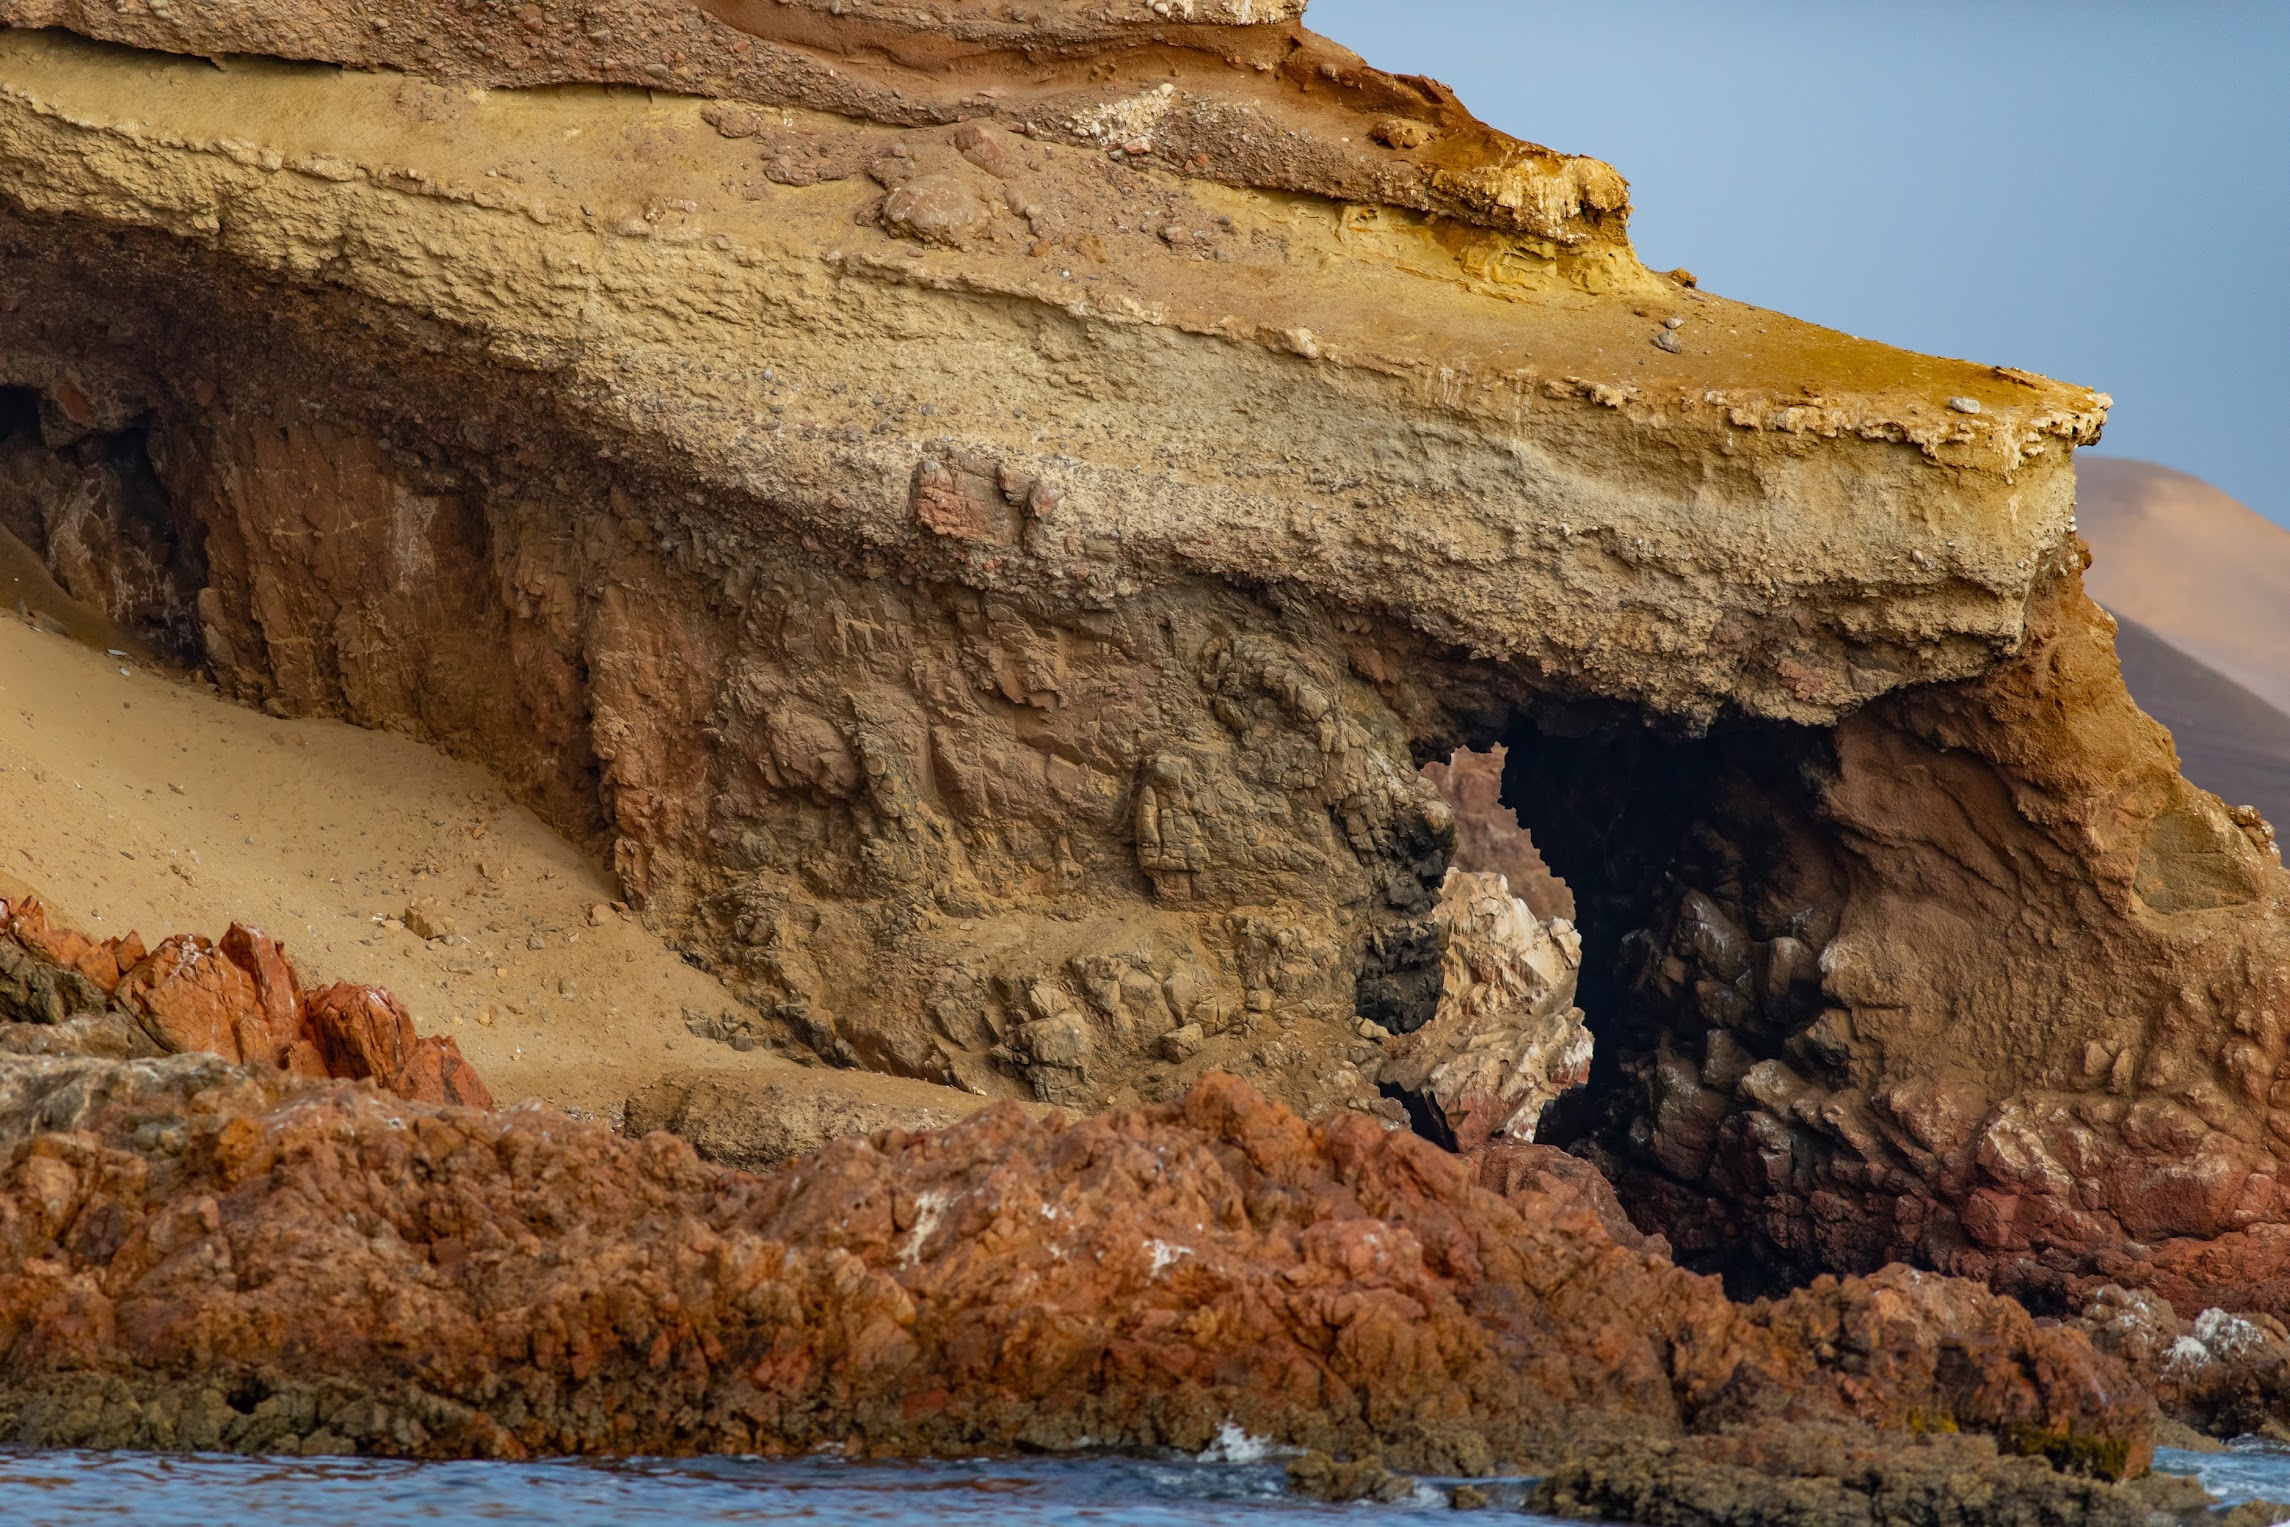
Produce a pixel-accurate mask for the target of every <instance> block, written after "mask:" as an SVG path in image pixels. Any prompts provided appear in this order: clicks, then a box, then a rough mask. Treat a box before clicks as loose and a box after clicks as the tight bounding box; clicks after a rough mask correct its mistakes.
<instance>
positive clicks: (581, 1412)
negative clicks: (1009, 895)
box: [0, 1055, 2151, 1478]
mask: <svg viewBox="0 0 2290 1527" xmlns="http://www.w3.org/2000/svg"><path fill="white" fill-rule="evenodd" d="M0 1139H4V1140H5V1142H6V1149H7V1166H6V1168H5V1170H6V1172H7V1174H8V1178H7V1180H8V1183H9V1191H8V1192H7V1193H6V1194H5V1195H0V1257H4V1262H0V1342H4V1344H5V1357H6V1361H5V1363H4V1364H0V1374H4V1375H5V1377H4V1378H0V1433H4V1434H5V1435H7V1436H9V1437H10V1438H12V1439H13V1440H15V1441H17V1442H20V1443H26V1444H37V1445H47V1446H66V1445H74V1446H115V1447H116V1446H136V1447H158V1448H227V1449H237V1450H244V1451H297V1450H299V1451H309V1452H324V1451H330V1450H332V1451H341V1450H356V1451H360V1452H368V1453H375V1454H382V1455H390V1456H404V1457H450V1456H466V1455H479V1456H511V1457H515V1456H528V1455H536V1454H546V1453H577V1454H596V1453H639V1452H640V1453H654V1454H669V1455H674V1454H689V1453H694V1452H715V1451H735V1452H764V1453H779V1452H787V1451H804V1450H808V1449H811V1448H816V1447H820V1446H826V1445H829V1444H836V1445H841V1446H843V1447H844V1448H846V1449H847V1450H849V1451H851V1452H853V1453H863V1454H905V1455H914V1454H929V1453H935V1452H946V1451H954V1452H991V1451H1008V1450H1012V1449H1019V1448H1026V1449H1050V1450H1066V1449H1076V1448H1085V1447H1092V1446H1094V1447H1114V1448H1122V1447H1130V1448H1153V1447H1173V1448H1178V1449H1181V1450H1185V1451H1190V1452H1198V1451H1200V1450H1201V1449H1203V1448H1205V1447H1207V1446H1208V1445H1209V1444H1210V1443H1211V1442H1213V1441H1214V1440H1215V1439H1216V1438H1217V1437H1218V1436H1219V1435H1220V1433H1221V1432H1222V1431H1223V1430H1224V1429H1225V1428H1226V1427H1228V1426H1230V1427H1237V1428H1239V1429H1240V1430H1241V1431H1242V1432H1244V1433H1246V1434H1247V1435H1250V1436H1253V1437H1258V1438H1262V1439H1265V1440H1267V1441H1270V1442H1276V1443H1280V1444H1283V1445H1288V1446H1295V1447H1299V1448H1319V1449H1320V1450H1322V1451H1324V1452H1327V1453H1328V1454H1330V1455H1331V1456H1332V1457H1348V1458H1357V1457H1365V1456H1370V1455H1372V1456H1375V1457H1378V1458H1380V1459H1381V1460H1383V1462H1384V1464H1385V1465H1386V1466H1388V1467H1393V1468H1399V1469H1405V1470H1408V1471H1411V1472H1429V1473H1440V1474H1465V1475H1478V1474H1485V1473H1487V1472H1489V1471H1490V1470H1491V1469H1492V1468H1494V1466H1495V1465H1496V1464H1497V1462H1499V1461H1503V1460H1517V1459H1523V1458H1533V1457H1542V1456H1548V1455H1551V1454H1552V1453H1553V1452H1554V1451H1563V1450H1564V1449H1565V1448H1566V1447H1569V1446H1573V1445H1575V1444H1577V1443H1579V1442H1581V1441H1583V1440H1585V1439H1591V1438H1596V1437H1601V1436H1604V1437H1622V1436H1644V1437H1678V1436H1682V1435H1687V1434H1699V1433H1702V1432H1706V1431H1711V1430H1713V1429H1718V1428H1724V1427H1740V1426H1759V1425H1771V1424H1780V1423H1784V1422H1786V1423H1789V1424H1796V1423H1798V1422H1802V1421H1805V1420H1807V1419H1822V1418H1826V1419H1828V1420H1830V1421H1833V1422H1836V1423H1838V1424H1855V1425H1858V1426H1862V1427H1870V1428H1879V1429H1883V1430H1887V1431H1900V1430H1902V1429H1905V1428H1908V1427H1910V1426H1912V1425H1918V1424H1925V1425H1929V1424H1937V1423H1938V1421H1939V1420H1940V1418H1943V1417H1944V1418H1946V1420H1947V1423H1948V1424H1949V1425H1952V1426H1956V1427H1960V1428H1962V1429H1964V1430H1967V1431H1978V1432H1982V1433H1984V1434H1987V1435H1992V1436H1995V1437H1997V1438H1998V1439H2000V1441H2001V1442H2002V1443H2003V1445H2004V1446H2006V1447H2007V1448H2008V1449H2009V1450H2011V1451H2016V1452H2026V1453H2033V1454H2039V1455H2048V1456H2051V1457H2053V1458H2054V1460H2055V1461H2056V1462H2058V1463H2061V1464H2064V1465H2068V1466H2071V1467H2075V1468H2080V1469H2082V1470H2084V1471H2085V1472H2088V1473H2092V1474H2095V1475H2099V1476H2103V1477H2110V1478H2112V1477H2119V1476H2123V1475H2127V1474H2136V1473H2138V1472H2139V1471H2140V1470H2142V1469H2143V1468H2144V1467H2145V1465H2146V1462H2147V1458H2148V1453H2149V1449H2150V1447H2151V1443H2150V1441H2149V1436H2150V1427H2151V1422H2150V1419H2149V1418H2150V1414H2151V1411H2150V1408H2149V1407H2147V1406H2146V1405H2145V1404H2144V1402H2143V1401H2141V1400H2140V1399H2139V1398H2138V1391H2137V1389H2136V1387H2135V1386H2134V1385H2133V1384H2132V1383H2131V1382H2130V1379H2129V1376H2128V1374H2127V1373H2126V1372H2125V1371H2123V1370H2122V1369H2120V1368H2119V1367H2117V1366H2116V1365H2115V1361H2114V1359H2112V1358H2109V1357H2106V1356H2104V1355H2103V1354H2100V1353H2098V1352H2096V1351H2095V1350H2094V1349H2093V1348H2092V1347H2091V1345H2090V1344H2089V1343H2088V1341H2086V1340H2085V1338H2084V1337H2083V1336H2082V1335H2081V1334H2080V1333H2079V1332H2074V1331H2069V1330H2066V1329H2063V1328H2058V1327H2043V1326H2039V1325H2037V1324H2035V1323H2034V1322H2032V1321H2031V1320H2030V1319H2029V1318H2028V1316H2027V1315H2026V1313H2025V1312H2024V1311H2022V1310H2020V1309H2019V1307H2018V1306H2017V1305H2014V1304H2013V1303H2011V1301H2009V1300H2005V1299H2001V1298H1999V1297H1997V1296H1995V1295H1992V1294H1990V1293H1988V1292H1987V1291H1985V1290H1983V1289H1981V1288H1979V1287H1977V1286H1975V1285H1971V1284H1966V1283H1962V1282H1957V1281H1952V1280H1948V1279H1943V1278H1938V1277H1934V1276H1932V1275H1929V1274H1920V1273H1914V1272H1909V1271H1907V1270H1905V1269H1903V1270H1896V1271H1895V1272H1890V1273H1887V1274H1885V1275H1883V1276H1881V1277H1878V1278H1875V1279H1867V1280H1847V1281H1845V1282H1841V1283H1839V1282H1833V1281H1831V1282H1824V1283H1822V1284H1820V1285H1816V1286H1815V1287H1812V1288H1809V1289H1806V1290H1804V1291H1801V1292H1799V1293H1797V1294H1793V1295H1791V1296H1789V1297H1788V1298H1786V1299H1783V1300H1779V1301H1774V1302H1767V1303H1759V1304H1754V1305H1737V1304H1734V1303H1732V1302H1730V1301H1728V1300H1727V1299H1726V1298H1725V1296H1724V1295H1723V1293H1722V1292H1721V1291H1720V1290H1719V1289H1718V1287H1717V1285H1716V1283H1715V1281H1714V1280H1712V1279H1708V1278H1701V1277H1695V1276H1693V1275H1690V1274H1687V1273H1685V1272H1682V1271H1680V1270H1678V1269H1676V1268H1674V1267H1671V1266H1670V1265H1669V1264H1668V1263H1667V1261H1666V1260H1665V1259H1664V1258H1662V1257H1661V1256H1660V1255H1659V1253H1658V1251H1656V1250H1650V1249H1636V1248H1634V1247H1633V1246H1631V1245H1628V1244H1625V1243H1622V1242H1617V1241H1616V1240H1614V1239H1612V1238H1610V1237H1609V1235H1608V1234H1607V1233H1606V1231H1605V1229H1604V1228H1603V1225H1604V1223H1605V1221H1606V1220H1607V1219H1609V1218H1612V1217H1613V1213H1614V1211H1613V1208H1612V1202H1611V1197H1610V1196H1609V1195H1607V1194H1606V1191H1605V1189H1604V1185H1603V1184H1602V1183H1600V1182H1599V1181H1598V1180H1597V1179H1596V1178H1594V1177H1583V1176H1580V1175H1576V1174H1574V1173H1572V1172H1571V1171H1569V1170H1567V1169H1564V1168H1561V1169H1559V1170H1556V1171H1552V1172H1546V1173H1541V1174H1536V1173H1533V1172H1523V1173H1522V1172H1515V1171H1514V1172H1512V1173H1511V1174H1510V1177H1509V1181H1510V1185H1509V1186H1508V1188H1507V1189H1506V1190H1505V1191H1500V1192H1499V1191H1495V1190H1492V1189H1490V1188H1488V1187H1485V1186H1482V1185H1481V1181H1482V1178H1481V1174H1480V1172H1479V1170H1477V1169H1475V1168H1474V1166H1473V1164H1472V1163H1471V1162H1469V1161H1466V1160H1464V1159H1462V1158H1459V1157H1456V1156H1453V1155H1450V1154H1448V1153H1446V1152H1443V1151H1441V1150H1439V1149H1438V1148H1437V1147H1435V1146H1432V1145H1431V1144H1429V1143H1428V1142H1425V1141H1423V1140H1420V1139H1417V1138H1416V1137H1414V1136H1412V1135H1410V1134H1407V1133H1406V1132H1404V1131H1402V1132H1388V1131H1385V1130H1383V1129H1380V1128H1379V1127H1377V1126H1376V1125H1375V1124H1373V1123H1371V1122H1369V1121H1367V1120H1365V1119H1362V1118H1359V1117H1357V1116H1355V1115H1350V1114H1339V1115H1336V1116H1334V1117H1333V1118H1331V1119H1330V1120H1328V1121H1327V1122H1326V1123H1324V1124H1321V1125H1318V1126H1314V1125H1308V1124H1306V1123H1305V1122H1304V1121H1302V1120H1301V1119H1299V1118H1297V1117H1296V1116H1295V1115H1294V1114H1293V1113H1291V1112H1289V1111H1288V1110H1287V1109H1285V1108H1283V1107H1281V1106H1280V1105H1278V1104H1275V1103H1272V1102H1269V1101H1267V1100H1265V1099H1263V1098H1261V1097H1260V1096H1258V1095H1257V1094H1255V1093H1254V1092H1252V1091H1251V1090H1250V1089H1249V1088H1248V1087H1247V1086H1246V1085H1245V1084H1244V1083H1241V1082H1239V1081H1238V1080H1236V1079H1233V1078H1229V1077H1212V1078H1209V1079H1207V1080H1205V1081H1203V1082H1202V1083H1201V1084H1199V1085H1198V1086H1196V1087H1195V1088H1194V1089H1193V1091H1192V1092H1191V1093H1190V1094H1189V1095H1188V1096H1187V1097H1186V1098H1185V1099H1184V1100H1183V1101H1182V1102H1180V1103H1176V1104H1165V1105H1157V1106H1154V1107H1150V1108H1143V1109H1136V1110H1123V1111H1116V1112H1113V1113H1109V1114H1103V1115H1099V1116H1097V1117H1094V1118H1089V1119H1072V1118H1052V1119H1041V1120H1037V1119H1030V1118H1028V1117H1026V1116H1025V1115H1024V1114H1023V1112H1022V1111H1020V1110H1018V1109H1015V1108H1010V1107H1000V1108H996V1109H991V1110H989V1111H987V1112H986V1113H983V1114H980V1115H977V1116H975V1117H973V1118H971V1119H969V1120H967V1121H964V1122H963V1123H961V1124H958V1125H955V1126H953V1127H952V1128H949V1129H947V1130H943V1131H935V1132H930V1133H924V1134H911V1135H910V1134H907V1133H906V1132H904V1131H900V1130H895V1129H894V1130H890V1131H887V1132H885V1133H882V1134H878V1135H875V1136H873V1137H869V1138H851V1139H845V1140H841V1141H838V1142H836V1143H835V1144H833V1145H831V1146H829V1147H828V1148H827V1149H826V1150H824V1151H822V1152H820V1153H818V1154H816V1155H813V1156H809V1157H806V1158H803V1159H801V1160H798V1161H795V1162H792V1163H790V1164H787V1165H785V1166H782V1167H780V1168H778V1169H776V1170H774V1171H772V1172H770V1173H768V1174H766V1175H763V1176H760V1177H759V1176H750V1175H747V1174H744V1173H739V1172H734V1171H728V1170H725V1169H721V1168H716V1167H711V1166H708V1165H707V1164H705V1163H703V1162H701V1161H700V1160H699V1159H698V1158H697V1157H695V1156H694V1155H693V1153H692V1152H691V1150H690V1148H689V1147H688V1146H686V1145H684V1144H682V1143H681V1142H679V1141H676V1140H674V1139H673V1138H671V1137H669V1136H666V1135H662V1134H653V1135H650V1136H647V1137H645V1138H643V1139H639V1140H630V1139H625V1138H622V1137H620V1136H617V1135H614V1134H612V1133H610V1132H608V1131H607V1130H605V1129H603V1128H602V1127H600V1126H597V1125H592V1124H586V1123H582V1122H579V1121H575V1120H571V1119H567V1118H563V1117H557V1116H552V1115H549V1114H548V1113H546V1112H544V1111H541V1110H535V1109H517V1110H511V1111H509V1112H507V1113H499V1114H488V1113H481V1112H477V1111H474V1110H467V1109H454V1108H441V1107H434V1106H430V1105H423V1104H416V1103H406V1102H402V1101H399V1100H396V1099H391V1098H387V1097H384V1096H381V1095H379V1094H376V1093H374V1092H372V1091H369V1090H364V1089H359V1088H354V1087H349V1086H344V1085H341V1084H300V1083H295V1082H292V1081H290V1080H289V1079H287V1078H285V1077H283V1076H281V1075H279V1074H278V1073H275V1072H262V1071H252V1070H244V1069H237V1068H232V1067H230V1066H227V1065H225V1064H224V1063H222V1062H221V1061H219V1060H217V1059H215V1058H213V1057H201V1056H189V1055H185V1056H175V1057H169V1058H166V1059H162V1060H152V1061H127V1062H99V1061H89V1060H63V1059H47V1058H24V1059H16V1060H11V1061H9V1062H7V1063H6V1064H5V1065H0ZM1503 1150H1504V1151H1506V1152H1509V1153H1512V1154H1513V1155H1514V1156H1516V1155H1517V1154H1518V1153H1525V1154H1526V1155H1527V1156H1528V1157H1530V1158H1534V1159H1545V1158H1550V1157H1555V1156H1556V1154H1557V1153H1555V1152H1551V1151H1548V1150H1547V1148H1542V1147H1534V1146H1523V1145H1512V1146H1506V1147H1503ZM1633 1239H1635V1238H1633ZM1845 1354H1850V1355H1849V1356H1847V1355H1845ZM1872 1435H1873V1434H1872Z"/></svg>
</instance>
